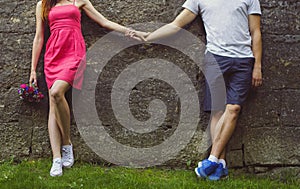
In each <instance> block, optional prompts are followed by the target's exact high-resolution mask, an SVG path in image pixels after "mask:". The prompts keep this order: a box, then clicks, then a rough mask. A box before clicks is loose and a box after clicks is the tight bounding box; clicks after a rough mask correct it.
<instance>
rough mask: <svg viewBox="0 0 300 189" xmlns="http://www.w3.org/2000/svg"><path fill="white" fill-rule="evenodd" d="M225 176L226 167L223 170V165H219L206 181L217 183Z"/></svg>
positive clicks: (226, 174)
mask: <svg viewBox="0 0 300 189" xmlns="http://www.w3.org/2000/svg"><path fill="white" fill-rule="evenodd" d="M226 176H228V169H227V167H226V168H223V165H222V164H221V163H220V164H219V165H218V167H217V169H216V170H215V172H213V173H212V174H211V175H209V176H208V179H209V180H213V181H217V180H220V179H221V178H222V177H226Z"/></svg>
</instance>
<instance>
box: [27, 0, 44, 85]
mask: <svg viewBox="0 0 300 189" xmlns="http://www.w3.org/2000/svg"><path fill="white" fill-rule="evenodd" d="M43 44H44V22H43V20H42V1H39V2H38V3H37V5H36V32H35V37H34V40H33V45H32V60H31V73H30V79H29V85H31V84H32V83H34V84H35V85H37V78H36V67H37V64H38V61H39V57H40V54H41V51H42V48H43Z"/></svg>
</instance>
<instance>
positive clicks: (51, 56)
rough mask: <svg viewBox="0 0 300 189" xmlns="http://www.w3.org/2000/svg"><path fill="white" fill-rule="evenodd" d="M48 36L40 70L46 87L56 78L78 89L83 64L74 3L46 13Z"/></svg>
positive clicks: (78, 11)
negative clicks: (44, 78) (42, 70)
mask: <svg viewBox="0 0 300 189" xmlns="http://www.w3.org/2000/svg"><path fill="white" fill-rule="evenodd" d="M48 21H49V26H50V31H51V35H50V37H49V39H48V41H47V45H46V52H45V57H44V72H45V75H46V82H47V86H48V88H49V89H50V88H51V87H52V85H53V83H54V82H55V81H57V80H63V81H66V82H68V83H69V84H70V85H71V86H73V87H74V88H76V89H81V87H82V82H83V74H84V70H85V67H86V61H85V54H86V47H85V42H84V39H83V36H82V33H81V13H80V10H79V9H78V7H76V6H75V5H63V6H56V7H52V8H51V10H50V12H49V16H48Z"/></svg>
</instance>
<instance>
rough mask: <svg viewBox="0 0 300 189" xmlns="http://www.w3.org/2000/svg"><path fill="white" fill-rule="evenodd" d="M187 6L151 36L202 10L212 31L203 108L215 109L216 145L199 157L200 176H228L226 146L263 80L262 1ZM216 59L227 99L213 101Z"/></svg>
mask: <svg viewBox="0 0 300 189" xmlns="http://www.w3.org/2000/svg"><path fill="white" fill-rule="evenodd" d="M183 7H184V8H185V9H184V10H183V11H182V12H181V14H180V15H179V16H177V18H176V19H175V20H174V21H173V22H171V23H170V24H167V25H165V26H163V27H161V28H159V29H158V30H156V31H154V32H153V33H151V34H150V35H149V36H148V37H147V39H146V40H147V41H153V40H155V39H158V38H161V37H166V36H169V35H172V34H174V33H176V32H178V31H179V30H180V28H182V27H184V26H185V25H187V24H188V23H190V22H191V21H193V20H194V19H195V18H196V17H197V15H198V14H201V16H202V19H203V23H204V27H205V30H206V33H207V46H206V47H207V51H206V57H205V65H206V66H204V73H205V76H206V80H207V82H206V83H207V87H206V95H205V102H204V109H205V111H211V113H212V118H211V121H210V128H211V130H210V132H211V138H212V149H211V152H210V156H209V157H208V159H205V160H203V161H202V162H199V164H198V167H197V168H196V169H195V172H196V174H197V176H199V177H203V178H208V179H209V180H219V179H220V178H221V177H224V176H227V175H228V170H227V167H226V161H225V153H226V152H225V148H226V145H227V143H228V141H229V139H230V137H231V136H232V134H233V132H234V130H235V127H236V122H237V118H238V116H239V113H240V110H241V107H242V105H243V103H244V101H245V99H246V97H247V93H248V91H249V89H250V88H251V84H252V85H253V86H254V87H258V86H260V85H262V72H261V58H262V40H261V31H260V15H261V9H260V3H259V1H258V0H187V1H186V2H185V3H184V5H183ZM211 62H217V65H218V66H219V70H220V71H221V76H222V78H224V81H225V87H226V100H225V103H223V104H220V103H213V105H211V104H212V101H211V99H210V98H211V97H210V96H216V95H215V93H217V92H218V82H217V79H216V78H218V72H217V71H216V70H215V69H212V68H211V67H210V66H209V65H211V64H210V63H211ZM209 88H210V89H209ZM210 93H211V94H212V95H210ZM219 100H220V99H213V101H219ZM220 105H221V106H220Z"/></svg>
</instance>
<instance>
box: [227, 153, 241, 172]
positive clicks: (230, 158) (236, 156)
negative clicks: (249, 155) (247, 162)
mask: <svg viewBox="0 0 300 189" xmlns="http://www.w3.org/2000/svg"><path fill="white" fill-rule="evenodd" d="M243 157H244V156H243V150H232V151H229V152H228V153H227V155H226V160H227V164H228V167H229V168H241V167H243V166H244V159H243Z"/></svg>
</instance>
